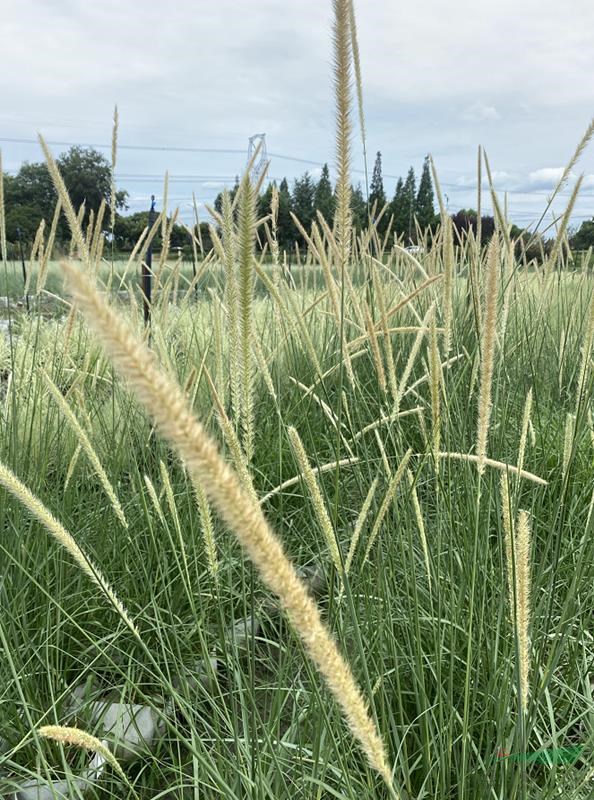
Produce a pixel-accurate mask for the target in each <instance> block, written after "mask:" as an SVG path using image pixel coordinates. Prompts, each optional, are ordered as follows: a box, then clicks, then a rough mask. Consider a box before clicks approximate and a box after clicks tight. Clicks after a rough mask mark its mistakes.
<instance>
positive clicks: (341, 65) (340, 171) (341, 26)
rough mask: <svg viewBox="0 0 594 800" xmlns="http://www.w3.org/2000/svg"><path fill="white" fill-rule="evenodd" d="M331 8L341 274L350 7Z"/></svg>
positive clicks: (347, 196) (347, 185) (344, 2)
mask: <svg viewBox="0 0 594 800" xmlns="http://www.w3.org/2000/svg"><path fill="white" fill-rule="evenodd" d="M332 6H333V10H334V26H333V32H332V35H333V43H334V64H333V75H334V93H335V104H336V215H335V222H334V224H335V228H336V243H337V246H338V251H339V263H338V267H339V270H340V274H341V277H342V278H343V279H344V272H345V271H346V270H347V268H348V263H349V256H350V252H351V236H352V216H351V179H350V166H351V143H350V139H351V133H352V121H351V77H352V76H351V59H352V47H351V41H352V40H351V11H350V2H349V0H332Z"/></svg>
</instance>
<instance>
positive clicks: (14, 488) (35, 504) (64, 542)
mask: <svg viewBox="0 0 594 800" xmlns="http://www.w3.org/2000/svg"><path fill="white" fill-rule="evenodd" d="M0 484H2V486H4V488H5V489H6V490H7V491H9V492H10V493H11V494H12V495H13V496H14V497H16V499H17V500H18V501H19V502H20V503H21V504H22V505H23V506H24V507H25V508H26V509H27V511H28V512H29V513H30V514H31V515H32V516H33V517H35V518H36V519H37V520H39V522H40V523H41V524H42V525H43V527H44V528H45V529H46V530H47V531H48V533H49V534H50V535H51V536H53V538H54V539H55V540H56V541H57V542H58V544H59V545H60V546H61V547H63V548H64V549H65V550H66V551H67V552H68V553H69V554H70V556H71V557H72V559H73V560H74V562H75V563H76V565H77V566H78V567H80V569H81V570H82V571H83V572H84V574H85V575H87V577H88V578H90V580H91V581H92V582H93V583H94V584H95V586H97V587H99V589H101V591H102V592H103V594H104V595H105V596H106V597H107V599H108V600H109V602H110V603H111V605H112V606H113V607H114V608H115V610H116V611H117V612H118V614H119V616H120V617H121V619H122V620H123V621H124V622H125V624H126V625H127V626H128V628H129V629H130V630H131V631H132V632H133V633H134V635H135V636H136V637H137V638H138V639H140V633H139V632H138V629H137V627H136V625H135V624H134V623H133V622H132V620H131V618H130V615H129V614H128V612H127V611H126V609H125V607H124V605H123V604H122V603H121V601H120V600H119V599H118V597H117V595H116V593H115V592H114V590H113V589H112V588H111V586H110V585H109V583H108V582H107V580H106V579H105V578H104V577H103V575H102V574H101V572H100V571H99V570H98V569H97V567H96V566H95V565H94V564H93V562H92V561H91V560H90V559H89V558H88V557H87V556H86V555H85V553H84V552H83V551H82V550H81V548H80V547H79V546H78V544H77V543H76V540H75V539H74V537H73V536H72V535H71V534H70V533H68V531H67V530H66V529H65V528H64V526H63V525H61V523H60V522H58V520H57V519H56V518H55V517H54V515H53V514H52V513H51V511H49V510H48V509H47V508H46V507H45V506H44V505H43V503H42V502H41V501H40V500H39V499H38V498H37V497H35V495H34V494H33V493H32V492H31V491H30V490H29V489H28V488H27V487H26V486H25V484H24V483H22V482H21V481H20V480H19V479H18V478H17V476H16V475H15V474H14V473H13V472H12V470H10V469H8V467H6V466H5V465H4V464H2V463H0Z"/></svg>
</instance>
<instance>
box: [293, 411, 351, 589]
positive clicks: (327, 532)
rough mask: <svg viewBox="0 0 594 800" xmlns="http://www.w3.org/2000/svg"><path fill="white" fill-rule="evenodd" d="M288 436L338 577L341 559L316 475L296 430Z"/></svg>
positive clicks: (340, 571)
mask: <svg viewBox="0 0 594 800" xmlns="http://www.w3.org/2000/svg"><path fill="white" fill-rule="evenodd" d="M288 434H289V440H290V442H291V447H292V448H293V452H294V454H295V458H296V460H297V465H298V467H299V470H300V472H301V477H302V478H303V480H304V481H305V485H306V486H307V490H308V492H309V496H310V499H311V502H312V505H313V508H314V512H315V515H316V518H317V520H318V524H319V526H320V529H321V531H322V534H323V536H324V539H325V540H326V545H327V547H328V552H329V553H330V557H331V558H332V562H333V564H334V567H335V568H336V571H337V572H338V574H339V575H340V574H341V573H342V559H341V557H340V550H339V549H338V542H337V541H336V533H335V531H334V526H333V525H332V521H331V519H330V515H329V514H328V509H327V508H326V503H325V502H324V498H323V497H322V492H321V490H320V486H319V484H318V480H317V477H316V474H315V473H314V471H313V469H312V467H311V464H310V463H309V459H308V457H307V453H306V452H305V447H304V446H303V442H302V441H301V437H300V436H299V434H298V433H297V430H296V429H295V428H293V427H290V428H289V429H288Z"/></svg>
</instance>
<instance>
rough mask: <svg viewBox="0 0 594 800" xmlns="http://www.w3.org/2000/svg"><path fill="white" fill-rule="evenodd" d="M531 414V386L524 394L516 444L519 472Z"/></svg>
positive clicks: (521, 467)
mask: <svg viewBox="0 0 594 800" xmlns="http://www.w3.org/2000/svg"><path fill="white" fill-rule="evenodd" d="M531 414H532V387H530V389H529V390H528V394H527V395H526V402H525V403H524V413H523V414H522V430H521V432H520V444H519V446H518V469H519V470H520V472H521V471H522V469H523V468H524V456H525V454H526V443H527V440H528V426H529V424H530V416H531Z"/></svg>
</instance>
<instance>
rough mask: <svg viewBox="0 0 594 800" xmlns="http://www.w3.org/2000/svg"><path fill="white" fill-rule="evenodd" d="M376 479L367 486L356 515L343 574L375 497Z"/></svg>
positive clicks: (351, 559)
mask: <svg viewBox="0 0 594 800" xmlns="http://www.w3.org/2000/svg"><path fill="white" fill-rule="evenodd" d="M378 481H379V479H378V478H374V479H373V483H372V484H371V486H370V487H369V491H368V492H367V495H366V497H365V500H364V501H363V505H362V506H361V510H360V511H359V514H358V516H357V521H356V522H355V527H354V528H353V535H352V536H351V543H350V546H349V552H348V553H347V557H346V560H345V562H344V574H345V575H348V574H349V571H350V569H351V565H352V563H353V558H354V556H355V552H356V550H357V545H358V543H359V539H360V538H361V532H362V530H363V526H364V525H365V522H366V521H367V517H368V516H369V510H370V509H371V504H372V503H373V498H374V497H375V492H376V489H377V484H378Z"/></svg>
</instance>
